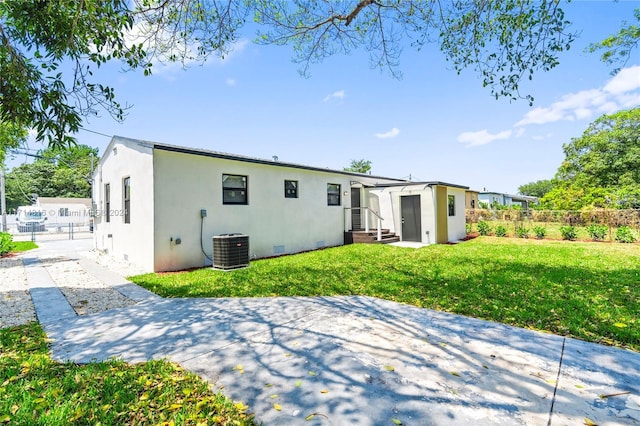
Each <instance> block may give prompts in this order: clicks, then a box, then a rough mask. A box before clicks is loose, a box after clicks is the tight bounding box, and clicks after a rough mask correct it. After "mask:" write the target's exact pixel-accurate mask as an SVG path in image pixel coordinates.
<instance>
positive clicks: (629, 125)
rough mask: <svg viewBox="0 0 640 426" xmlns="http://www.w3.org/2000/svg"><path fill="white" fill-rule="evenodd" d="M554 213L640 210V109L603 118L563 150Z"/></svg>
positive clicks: (547, 199) (549, 197)
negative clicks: (592, 208) (562, 210)
mask: <svg viewBox="0 0 640 426" xmlns="http://www.w3.org/2000/svg"><path fill="white" fill-rule="evenodd" d="M563 150H564V153H565V159H564V161H563V162H562V164H561V165H560V167H559V168H558V171H557V173H556V176H555V179H554V188H553V189H552V190H551V191H550V192H549V193H547V194H546V195H545V196H544V198H543V200H542V201H543V203H545V204H546V205H547V206H550V207H551V208H564V207H562V206H565V207H566V206H567V205H570V206H571V207H570V208H572V209H575V208H581V207H585V206H595V207H617V208H640V107H637V108H633V109H629V110H624V111H619V112H616V113H614V114H611V115H606V114H605V115H603V116H601V117H600V118H598V119H597V120H595V121H594V122H593V123H591V124H590V125H589V127H588V128H587V130H585V131H584V133H583V134H582V136H581V137H579V138H573V139H572V140H571V142H570V143H568V144H565V145H563Z"/></svg>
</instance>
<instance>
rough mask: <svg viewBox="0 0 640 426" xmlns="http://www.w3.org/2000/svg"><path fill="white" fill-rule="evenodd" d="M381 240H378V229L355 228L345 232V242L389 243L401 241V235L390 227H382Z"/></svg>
mask: <svg viewBox="0 0 640 426" xmlns="http://www.w3.org/2000/svg"><path fill="white" fill-rule="evenodd" d="M380 231H381V238H382V239H381V241H378V240H377V238H378V230H377V229H369V230H368V231H364V230H353V231H349V232H345V233H344V243H345V244H358V243H359V244H388V243H395V242H397V241H400V237H398V236H397V235H396V234H394V233H393V232H390V231H389V230H388V229H381V230H380Z"/></svg>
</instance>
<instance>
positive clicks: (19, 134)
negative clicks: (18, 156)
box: [0, 121, 28, 167]
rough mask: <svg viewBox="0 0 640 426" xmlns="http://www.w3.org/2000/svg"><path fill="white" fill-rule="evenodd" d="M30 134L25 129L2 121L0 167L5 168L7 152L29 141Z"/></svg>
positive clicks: (0, 122)
mask: <svg viewBox="0 0 640 426" xmlns="http://www.w3.org/2000/svg"><path fill="white" fill-rule="evenodd" d="M27 136H28V132H27V130H26V129H24V128H23V127H20V126H17V125H15V124H12V123H7V122H4V121H0V167H4V160H5V158H6V155H7V151H8V150H10V149H13V148H18V147H19V146H20V145H21V144H22V143H24V142H25V141H26V140H27Z"/></svg>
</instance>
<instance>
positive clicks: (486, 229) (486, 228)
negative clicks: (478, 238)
mask: <svg viewBox="0 0 640 426" xmlns="http://www.w3.org/2000/svg"><path fill="white" fill-rule="evenodd" d="M478 233H479V234H480V235H489V234H490V233H491V225H489V224H488V223H487V222H485V221H482V222H478Z"/></svg>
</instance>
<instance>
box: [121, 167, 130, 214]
mask: <svg viewBox="0 0 640 426" xmlns="http://www.w3.org/2000/svg"><path fill="white" fill-rule="evenodd" d="M122 194H124V223H131V178H128V177H126V178H124V180H123V181H122Z"/></svg>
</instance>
